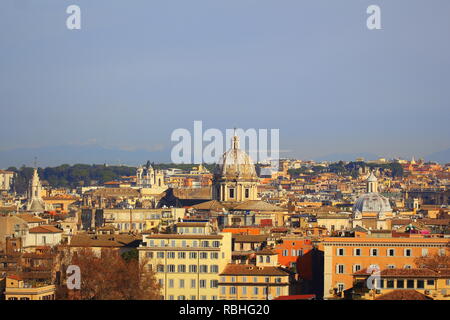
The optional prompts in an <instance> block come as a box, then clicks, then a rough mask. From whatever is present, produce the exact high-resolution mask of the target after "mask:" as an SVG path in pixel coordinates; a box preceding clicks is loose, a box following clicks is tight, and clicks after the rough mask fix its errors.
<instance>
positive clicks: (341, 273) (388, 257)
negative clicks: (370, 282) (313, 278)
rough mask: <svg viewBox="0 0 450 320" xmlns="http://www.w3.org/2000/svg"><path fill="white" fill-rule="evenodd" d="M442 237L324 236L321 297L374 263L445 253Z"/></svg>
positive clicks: (388, 264)
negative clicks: (322, 290) (322, 288)
mask: <svg viewBox="0 0 450 320" xmlns="http://www.w3.org/2000/svg"><path fill="white" fill-rule="evenodd" d="M448 243H449V239H445V238H345V237H335V238H325V239H324V241H323V242H322V246H323V251H324V297H325V298H332V297H335V296H336V295H341V294H342V293H343V291H344V290H347V289H349V288H352V286H353V273H355V272H357V271H359V270H363V269H366V268H369V267H370V266H374V265H377V266H378V267H379V269H380V270H384V269H394V268H403V269H409V268H414V267H415V262H414V261H415V259H416V258H418V257H421V256H426V255H431V254H446V246H447V245H448Z"/></svg>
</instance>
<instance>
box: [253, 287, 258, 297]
mask: <svg viewBox="0 0 450 320" xmlns="http://www.w3.org/2000/svg"><path fill="white" fill-rule="evenodd" d="M253 294H254V295H255V296H256V295H258V287H253Z"/></svg>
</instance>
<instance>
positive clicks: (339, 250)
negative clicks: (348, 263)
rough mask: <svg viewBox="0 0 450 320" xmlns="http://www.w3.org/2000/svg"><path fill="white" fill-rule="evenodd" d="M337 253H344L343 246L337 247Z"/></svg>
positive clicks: (340, 254) (339, 254)
mask: <svg viewBox="0 0 450 320" xmlns="http://www.w3.org/2000/svg"><path fill="white" fill-rule="evenodd" d="M337 255H338V256H343V255H344V248H338V249H337Z"/></svg>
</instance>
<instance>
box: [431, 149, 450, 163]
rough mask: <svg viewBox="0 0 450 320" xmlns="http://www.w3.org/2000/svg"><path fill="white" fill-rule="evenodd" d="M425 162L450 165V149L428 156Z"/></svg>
mask: <svg viewBox="0 0 450 320" xmlns="http://www.w3.org/2000/svg"><path fill="white" fill-rule="evenodd" d="M425 160H430V161H436V162H439V163H442V164H445V163H450V149H447V150H443V151H439V152H434V153H432V154H430V155H428V156H426V157H425Z"/></svg>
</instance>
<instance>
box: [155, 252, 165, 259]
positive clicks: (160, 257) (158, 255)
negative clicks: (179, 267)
mask: <svg viewBox="0 0 450 320" xmlns="http://www.w3.org/2000/svg"><path fill="white" fill-rule="evenodd" d="M156 256H157V257H158V259H164V252H158V253H157V254H156Z"/></svg>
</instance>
